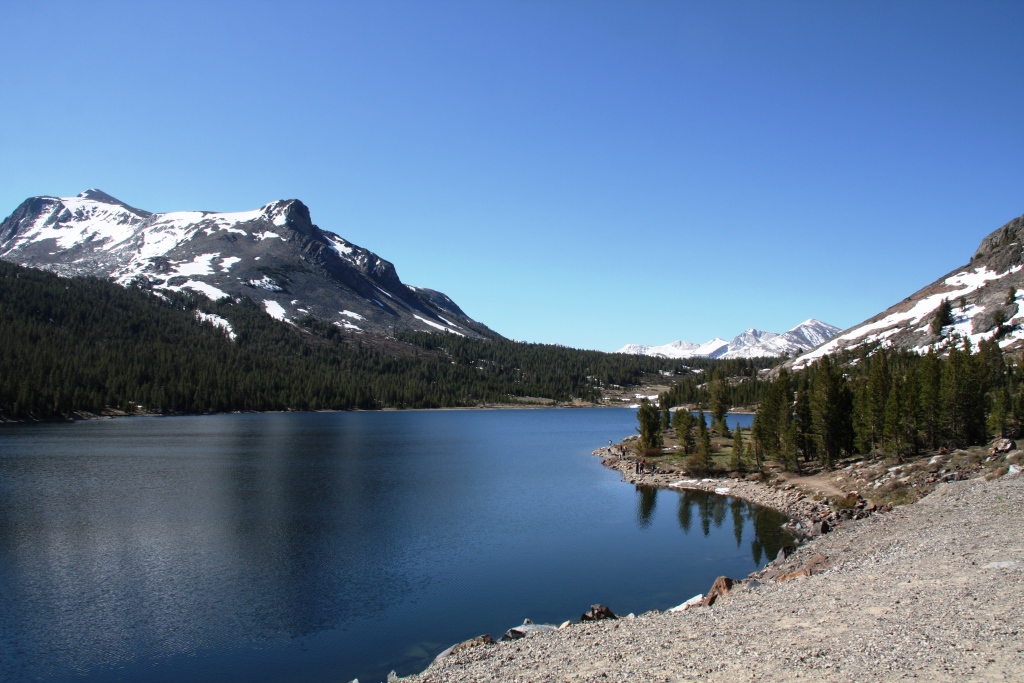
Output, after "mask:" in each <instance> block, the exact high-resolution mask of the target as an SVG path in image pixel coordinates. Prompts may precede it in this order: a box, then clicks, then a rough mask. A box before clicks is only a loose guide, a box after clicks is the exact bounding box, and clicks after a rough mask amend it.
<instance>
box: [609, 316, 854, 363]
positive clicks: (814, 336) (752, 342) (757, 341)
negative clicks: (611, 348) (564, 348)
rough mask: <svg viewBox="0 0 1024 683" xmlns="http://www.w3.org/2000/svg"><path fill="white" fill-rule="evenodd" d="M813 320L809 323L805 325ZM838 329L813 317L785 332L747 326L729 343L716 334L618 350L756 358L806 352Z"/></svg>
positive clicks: (636, 352)
mask: <svg viewBox="0 0 1024 683" xmlns="http://www.w3.org/2000/svg"><path fill="white" fill-rule="evenodd" d="M812 321H813V323H814V324H813V325H812V324H809V323H810V322H812ZM839 332H840V329H839V328H838V327H834V326H832V325H829V324H827V323H823V322H821V321H819V320H815V319H814V318H810V319H809V320H808V321H807V322H804V323H801V324H800V325H798V326H796V327H794V328H793V329H792V330H790V331H789V332H785V333H783V334H776V333H775V332H767V331H765V330H759V329H757V328H756V327H751V328H748V329H746V330H744V331H743V332H741V333H740V334H738V335H736V336H735V337H733V340H732V341H730V342H727V341H725V340H724V339H722V338H720V337H716V338H714V339H712V340H711V341H708V342H705V343H703V344H694V343H692V342H685V341H675V342H671V343H668V344H663V345H661V346H644V345H642V344H627V345H626V346H624V347H622V348H621V349H619V351H618V353H630V354H639V355H645V356H660V357H663V358H694V357H698V358H760V357H765V356H783V355H787V354H792V353H798V352H800V351H806V350H808V349H811V348H814V347H815V346H817V345H818V344H821V343H823V342H825V341H827V340H828V339H830V338H831V337H832V336H834V335H836V334H838V333H839Z"/></svg>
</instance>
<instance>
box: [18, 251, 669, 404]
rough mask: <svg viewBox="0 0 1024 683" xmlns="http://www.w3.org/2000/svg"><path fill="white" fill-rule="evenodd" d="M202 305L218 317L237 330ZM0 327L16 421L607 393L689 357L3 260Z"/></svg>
mask: <svg viewBox="0 0 1024 683" xmlns="http://www.w3.org/2000/svg"><path fill="white" fill-rule="evenodd" d="M201 315H205V316H207V318H206V319H207V320H208V321H209V320H217V319H215V318H210V317H209V316H210V315H214V316H219V318H220V319H222V320H220V321H218V322H221V323H222V324H224V323H225V322H226V323H227V324H229V325H230V331H231V334H232V335H233V339H232V338H230V337H229V335H228V334H227V332H226V330H225V329H223V328H222V327H218V326H216V325H215V324H212V323H211V322H203V323H201V322H200V321H199V319H198V318H199V317H200V316H201ZM0 329H2V331H3V332H2V340H3V343H2V344H0V414H2V415H4V416H5V417H7V418H14V419H26V418H30V419H42V418H53V417H60V416H67V415H71V414H73V413H76V412H85V413H101V412H104V411H107V410H117V411H124V412H127V413H132V412H139V411H144V412H150V413H205V412H224V411H236V410H315V409H339V410H345V409H377V408H387V407H396V408H437V407H453V406H472V405H479V404H481V403H515V402H516V401H517V400H518V399H520V398H522V397H534V398H542V399H547V400H550V401H559V402H564V401H572V400H583V401H597V400H599V399H600V387H601V385H602V384H618V385H632V384H637V383H639V382H640V381H641V380H642V378H643V377H644V376H645V375H657V373H659V372H661V371H664V372H676V371H682V366H681V364H680V363H679V362H678V361H669V360H665V359H658V358H649V357H641V356H628V355H620V354H606V353H600V352H596V351H579V350H575V349H569V348H565V347H560V346H553V345H543V344H524V343H519V342H513V341H510V340H506V339H494V340H484V339H466V338H463V337H458V336H455V335H451V334H427V333H407V334H401V335H399V337H398V338H397V339H384V338H382V337H375V336H373V335H369V334H366V335H363V334H353V333H351V332H345V331H343V330H342V329H341V328H339V327H338V326H336V325H332V324H328V323H326V322H323V321H320V320H317V319H314V318H306V319H304V320H301V321H299V324H298V325H290V324H287V323H284V322H281V321H278V320H274V319H273V318H271V317H270V316H268V315H267V314H266V313H265V312H264V311H263V309H262V307H260V306H258V305H257V304H255V303H253V302H252V301H250V300H248V299H238V300H231V299H226V298H225V299H221V300H219V301H216V302H211V301H209V300H208V299H206V298H205V297H203V296H201V295H197V294H194V293H192V292H188V291H182V292H177V293H175V292H165V293H162V294H160V295H154V294H153V293H151V292H147V291H143V290H141V289H135V288H131V287H129V288H124V287H121V286H120V285H116V284H113V283H111V282H109V281H107V280H103V279H100V278H59V277H57V276H55V275H53V274H51V273H48V272H44V271H40V270H34V269H28V268H23V267H20V266H16V265H14V264H10V263H6V262H0Z"/></svg>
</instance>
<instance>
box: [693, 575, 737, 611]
mask: <svg viewBox="0 0 1024 683" xmlns="http://www.w3.org/2000/svg"><path fill="white" fill-rule="evenodd" d="M735 583H736V581H734V580H732V579H730V578H729V577H728V576H719V577H718V578H717V579H715V582H714V583H713V584H711V590H709V591H708V594H707V595H705V596H704V601H703V602H702V603H701V605H702V606H703V607H711V605H713V604H714V602H715V600H717V599H718V598H719V597H720V596H722V595H728V594H729V591H730V590H732V587H733V584H735Z"/></svg>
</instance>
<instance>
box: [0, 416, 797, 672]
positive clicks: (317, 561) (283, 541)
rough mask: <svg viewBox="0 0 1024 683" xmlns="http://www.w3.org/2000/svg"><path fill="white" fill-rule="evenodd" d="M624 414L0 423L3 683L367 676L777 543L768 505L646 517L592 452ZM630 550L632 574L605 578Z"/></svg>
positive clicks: (691, 578) (704, 502)
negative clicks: (638, 576) (640, 573)
mask: <svg viewBox="0 0 1024 683" xmlns="http://www.w3.org/2000/svg"><path fill="white" fill-rule="evenodd" d="M635 419H636V418H635V413H634V412H632V411H621V412H619V411H611V410H600V409H598V410H594V411H587V410H578V411H575V410H574V411H493V412H491V411H450V412H438V413H423V412H409V413H397V412H393V413H356V414H288V415H285V414H278V415H274V414H268V415H232V416H215V417H203V418H173V419H146V418H143V419H138V420H136V419H133V420H124V421H101V422H94V423H87V424H83V423H79V424H73V425H41V426H17V427H13V428H0V680H3V681H20V680H33V681H50V682H53V681H69V682H70V681H74V682H75V683H85V682H94V681H108V680H110V681H113V680H147V681H155V682H158V683H159V682H162V681H168V682H170V681H178V680H190V681H216V680H251V681H262V680H342V681H346V680H351V679H353V678H359V679H360V680H383V679H384V678H385V677H386V675H387V672H388V671H390V670H391V669H396V670H397V671H398V672H399V674H401V675H406V674H409V673H413V672H414V671H416V670H419V669H422V668H423V667H424V666H426V664H428V663H429V661H430V660H431V659H432V657H433V656H434V655H436V654H437V653H438V652H439V651H440V650H441V649H444V648H445V647H447V646H448V645H450V644H452V643H454V642H458V641H460V640H465V639H467V638H471V637H473V636H475V635H479V634H480V633H485V632H491V633H500V632H502V631H503V630H505V629H507V628H508V627H509V626H511V625H513V624H517V623H521V622H522V619H523V617H526V616H528V617H530V618H531V619H533V620H534V621H538V622H542V621H548V622H556V623H558V622H561V621H562V620H564V619H566V618H569V617H571V616H573V615H574V614H579V613H580V612H581V611H583V610H584V609H586V608H587V607H588V606H589V605H591V604H593V603H594V602H602V603H604V604H608V605H610V606H612V607H613V609H615V611H617V612H620V611H621V612H626V613H628V612H636V613H640V612H643V611H647V610H650V609H656V608H657V609H664V608H665V607H667V606H671V605H674V604H678V603H679V602H680V600H681V599H684V598H685V597H688V596H689V595H693V594H694V592H696V591H698V590H702V589H705V588H706V587H707V585H710V583H711V582H712V581H713V580H714V578H715V577H716V576H718V575H720V574H728V575H732V576H738V575H744V574H745V573H749V572H750V571H753V570H754V569H756V568H757V564H759V562H760V558H761V557H762V556H770V555H771V554H773V553H774V552H777V548H778V547H780V546H781V543H780V542H778V541H777V538H778V532H779V529H778V525H779V524H781V521H782V520H781V518H779V517H778V516H777V515H775V513H771V512H770V511H767V516H763V518H762V517H759V514H760V513H759V512H758V509H757V508H753V507H752V506H748V505H747V504H746V503H743V502H742V501H736V500H734V499H728V498H721V497H716V496H712V495H708V494H704V493H699V492H683V493H682V494H678V495H679V498H680V500H679V507H678V520H676V519H673V518H672V515H671V513H670V514H667V515H666V514H662V515H660V516H659V513H658V507H657V502H658V498H659V496H660V497H661V503H662V512H664V510H665V509H666V506H667V505H668V504H667V503H666V500H669V501H671V496H672V495H677V494H675V493H674V492H670V491H661V492H658V491H657V490H655V489H643V490H640V491H638V492H636V493H634V491H633V490H632V489H631V488H629V487H628V486H623V485H622V484H621V483H620V482H619V480H618V477H617V476H615V474H614V473H613V472H611V471H609V470H608V469H607V468H604V467H602V466H601V464H600V462H599V461H598V460H597V459H595V458H592V457H591V456H590V450H591V449H592V447H593V445H594V444H595V443H598V444H599V443H603V442H604V441H605V440H606V439H608V438H612V437H619V436H620V435H621V434H622V433H627V432H628V431H630V430H632V429H633V425H634V424H635ZM634 495H636V500H634ZM567 500H571V501H572V504H569V505H567V504H566V501H567ZM668 509H671V508H670V507H669V508H668ZM730 513H731V514H732V527H731V529H730V527H729V526H728V525H727V524H726V523H725V520H726V519H727V518H728V517H729V515H730ZM659 517H660V519H659ZM694 518H696V519H699V520H700V523H701V529H702V532H703V533H702V534H697V533H693V534H690V533H689V532H690V531H691V530H692V529H693V528H695V527H696V525H693V523H692V522H693V521H694ZM680 528H682V529H683V531H684V536H687V535H688V538H681V537H680V533H679V529H680ZM730 531H731V533H730ZM734 538H735V540H734ZM741 543H745V544H751V543H753V545H752V546H751V550H752V551H753V557H754V558H755V561H753V562H752V561H751V553H750V552H747V549H746V548H744V549H743V552H742V553H739V552H737V549H738V547H739V544H741ZM595 549H599V550H600V556H601V558H602V559H601V561H600V562H595V561H594V557H595ZM638 561H639V562H642V563H644V565H645V567H646V570H645V577H646V580H645V581H643V582H623V581H622V580H621V577H622V576H626V575H629V573H630V572H631V571H632V570H633V569H634V568H635V566H636V563H637V562H638Z"/></svg>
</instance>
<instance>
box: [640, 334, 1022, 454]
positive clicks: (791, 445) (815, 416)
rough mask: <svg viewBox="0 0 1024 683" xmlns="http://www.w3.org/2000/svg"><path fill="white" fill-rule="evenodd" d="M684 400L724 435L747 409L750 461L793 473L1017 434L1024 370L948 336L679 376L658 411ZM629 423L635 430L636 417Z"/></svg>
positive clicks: (990, 344)
mask: <svg viewBox="0 0 1024 683" xmlns="http://www.w3.org/2000/svg"><path fill="white" fill-rule="evenodd" d="M730 372H732V373H735V374H730ZM698 382H700V383H698ZM690 402H692V403H696V404H697V405H699V406H700V407H701V408H702V409H703V408H704V407H707V408H709V412H710V414H711V416H712V425H713V428H714V429H716V430H718V431H719V433H725V432H726V431H727V430H726V428H725V422H724V417H725V412H726V411H727V410H728V408H730V407H732V406H748V405H751V404H753V403H756V404H757V406H758V407H757V413H756V415H755V418H754V424H753V428H752V431H751V434H750V436H751V443H752V445H753V448H752V449H751V451H752V452H751V453H750V455H751V457H752V459H754V460H755V461H756V462H751V463H749V465H750V466H756V467H757V468H760V467H761V465H762V463H763V462H764V461H765V460H774V461H776V462H778V463H780V464H782V465H783V466H784V467H785V468H786V469H789V470H792V471H797V472H799V471H800V469H801V467H802V466H804V465H806V464H807V463H811V462H815V463H818V464H820V465H822V466H825V467H829V466H831V465H832V464H833V463H834V462H835V461H836V460H838V459H840V458H843V457H847V456H852V455H854V454H863V455H871V454H876V453H884V454H886V455H888V456H892V457H895V458H897V459H901V460H902V459H903V458H906V457H908V456H913V455H918V454H920V453H922V452H925V451H933V450H938V449H953V448H963V447H966V446H971V445H978V444H983V443H985V442H986V441H987V440H988V439H989V438H990V437H992V436H1014V437H1016V436H1019V435H1020V434H1022V433H1024V364H1022V363H1021V362H1020V360H1019V359H1014V358H1007V357H1005V356H1004V354H1003V352H1002V349H1001V348H1000V347H999V345H998V343H997V342H996V341H983V342H981V344H979V346H978V347H977V348H976V349H975V348H972V347H971V344H970V342H969V341H967V340H963V339H959V340H954V341H953V343H952V344H950V346H949V348H948V353H947V355H945V356H940V355H938V354H937V353H933V352H930V353H926V354H924V355H920V354H918V353H915V352H913V351H907V350H901V349H892V348H880V347H874V348H863V349H859V350H858V351H857V352H856V353H841V354H838V355H836V356H825V357H823V358H821V359H820V360H818V361H817V362H815V363H814V364H813V365H811V366H810V367H808V368H806V369H804V370H801V371H798V372H791V371H789V370H787V369H786V368H785V367H780V368H779V369H778V370H775V371H773V372H770V373H764V376H763V377H760V378H759V377H758V373H757V371H756V370H754V369H753V368H751V367H749V366H748V367H746V368H744V367H742V366H740V365H737V366H735V367H732V368H727V367H725V366H722V367H719V368H717V369H715V370H714V371H712V372H711V373H710V376H709V377H704V378H703V381H701V380H698V379H696V378H694V377H687V378H684V379H683V380H682V381H681V382H680V383H679V384H677V385H676V386H675V387H673V388H672V390H670V391H669V392H666V393H665V394H663V395H662V396H661V405H663V406H671V405H682V404H684V403H690ZM648 410H650V409H648ZM637 417H638V420H639V421H640V423H641V426H643V424H644V416H643V415H642V414H639V413H638V416H637ZM648 422H651V420H650V419H648ZM652 424H653V422H652Z"/></svg>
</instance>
